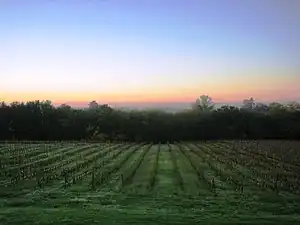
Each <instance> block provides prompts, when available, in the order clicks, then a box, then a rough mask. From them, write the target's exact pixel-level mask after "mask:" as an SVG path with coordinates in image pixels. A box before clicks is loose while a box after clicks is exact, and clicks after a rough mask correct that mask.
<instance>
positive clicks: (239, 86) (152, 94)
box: [0, 77, 300, 104]
mask: <svg viewBox="0 0 300 225" xmlns="http://www.w3.org/2000/svg"><path fill="white" fill-rule="evenodd" d="M0 94H1V99H0V101H5V102H13V101H34V100H50V101H51V102H53V103H54V104H62V103H66V102H72V103H74V104H77V103H87V102H90V101H93V100H96V101H97V102H99V103H154V102H155V103H159V102H161V103H162V102H194V101H195V99H196V98H197V97H199V96H200V95H202V94H207V95H209V96H211V97H212V98H213V100H214V101H215V102H242V100H243V99H245V98H249V97H254V99H257V100H261V101H277V100H280V99H282V100H285V99H291V98H295V96H299V97H300V90H299V88H298V86H297V85H296V82H295V81H293V80H290V81H286V80H284V79H283V77H277V79H276V78H272V85H270V81H269V79H263V78H261V79H260V80H258V79H257V78H256V79H253V80H251V81H244V82H243V81H242V79H236V81H235V83H230V84H228V83H225V82H224V83H223V82H216V81H213V80H211V81H207V82H203V84H202V85H193V86H192V87H172V86H170V88H168V87H166V88H164V89H163V88H162V87H159V88H156V89H155V88H152V89H148V90H147V89H144V90H143V91H142V90H141V89H137V90H135V91H131V92H128V91H126V92H122V91H119V92H112V93H108V92H100V91H99V92H96V91H78V92H71V91H65V92H62V91H60V92H50V91H48V92H41V91H31V92H29V91H27V92H24V91H9V90H6V91H5V92H2V93H0ZM297 100H298V99H297Z"/></svg>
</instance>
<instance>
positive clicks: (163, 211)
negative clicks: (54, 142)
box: [0, 143, 300, 225]
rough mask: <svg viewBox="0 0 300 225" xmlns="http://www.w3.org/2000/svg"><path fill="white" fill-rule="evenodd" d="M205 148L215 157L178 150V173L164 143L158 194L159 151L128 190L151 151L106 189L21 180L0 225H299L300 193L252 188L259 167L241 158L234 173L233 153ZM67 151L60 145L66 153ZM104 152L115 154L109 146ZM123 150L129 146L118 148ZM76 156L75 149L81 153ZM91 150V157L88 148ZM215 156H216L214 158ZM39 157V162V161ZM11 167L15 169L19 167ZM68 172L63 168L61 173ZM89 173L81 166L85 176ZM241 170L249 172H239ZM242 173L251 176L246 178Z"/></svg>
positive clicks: (4, 204)
mask: <svg viewBox="0 0 300 225" xmlns="http://www.w3.org/2000/svg"><path fill="white" fill-rule="evenodd" d="M65 145H66V146H67V145H68V144H65ZM112 145H115V144H112ZM200 145H201V144H200ZM203 145H205V146H206V147H207V146H208V147H211V146H212V148H211V149H210V152H206V151H204V150H201V148H198V147H197V146H196V145H194V144H192V143H190V144H182V145H180V144H174V145H171V149H172V152H173V154H174V156H175V158H176V162H177V168H175V166H174V162H172V160H171V153H170V151H169V147H168V145H161V146H160V151H159V157H158V159H159V161H158V167H157V172H156V173H155V174H156V176H155V182H154V186H153V188H150V187H149V184H150V183H151V182H150V180H151V172H152V169H153V168H154V165H155V160H156V153H157V151H158V148H159V147H158V145H152V146H151V148H150V150H149V151H148V152H147V153H146V155H145V156H144V158H143V161H142V162H141V164H140V166H139V168H138V169H137V171H136V173H134V176H133V177H132V180H131V181H130V182H129V183H128V184H123V183H122V181H121V179H120V176H121V174H122V173H125V172H126V171H130V169H131V167H132V166H134V165H137V164H136V163H137V161H135V160H138V159H140V158H141V157H140V156H141V155H142V153H143V152H144V151H145V148H144V147H141V148H140V149H139V150H137V151H136V152H134V154H133V155H132V156H131V157H130V158H129V159H128V160H127V161H126V162H125V163H124V164H122V166H121V167H120V168H119V170H116V171H115V172H114V173H112V174H110V175H109V177H108V178H107V181H106V182H105V183H103V184H99V185H97V186H96V188H94V189H93V188H92V187H91V185H90V182H91V177H92V175H91V174H88V175H86V176H85V177H84V178H83V179H82V180H80V181H78V182H76V183H75V184H71V185H70V186H69V187H67V188H64V187H63V185H62V184H63V182H64V179H63V178H58V179H57V180H54V181H53V182H51V183H47V184H45V185H43V186H42V187H41V188H39V187H38V186H37V184H36V181H35V178H28V180H26V181H24V180H20V181H18V182H17V183H14V184H10V185H6V186H4V185H1V186H0V224H1V225H16V224H22V225H23V224H28V225H34V224H41V225H50V224H51V225H60V224H64V225H65V224H67V225H68V224H70V225H79V224H80V225H81V224H82V225H87V224H89V225H93V224H97V225H99V224H105V225H106V224H120V225H122V224H124V225H125V224H138V225H139V224H140V225H144V224H160V225H164V224H169V225H176V224H211V225H217V224H220V225H221V224H228V225H230V224H278V225H279V224H280V225H282V224H284V225H285V224H293V225H296V224H300V195H299V194H298V193H297V192H293V191H286V190H279V191H278V192H277V191H274V190H271V189H270V188H266V187H261V186H259V185H257V184H255V183H253V182H252V178H253V177H254V176H255V175H253V173H252V171H253V170H254V169H255V168H252V167H250V166H249V167H246V166H245V165H243V163H244V161H242V159H240V161H239V163H240V164H239V165H237V166H236V167H234V168H236V171H235V170H233V169H232V167H231V166H230V165H231V161H230V160H231V157H230V156H229V155H228V158H227V156H226V155H224V154H223V155H222V154H221V153H222V152H221V153H220V149H215V150H214V148H215V147H214V143H206V144H203ZM66 146H60V148H65V147H66ZM99 146H100V147H103V146H104V148H108V147H107V146H105V145H103V144H99ZM180 146H181V147H182V148H181V150H180ZM220 146H221V148H224V149H226V151H231V150H229V149H230V148H229V147H228V145H227V143H220ZM120 148H122V146H120V147H118V149H120ZM132 149H133V148H132V147H130V148H127V149H126V148H125V147H124V149H123V150H122V151H125V152H124V153H121V154H119V155H118V156H117V157H116V158H115V159H113V160H109V159H110V154H108V155H106V156H104V157H103V158H100V159H96V161H95V162H92V163H93V164H91V165H88V167H87V168H88V169H90V168H92V167H93V165H94V166H95V165H96V164H99V163H100V162H101V161H105V162H106V163H105V164H104V165H103V167H101V168H100V169H99V171H98V172H101V171H102V170H103V171H107V170H108V169H111V168H113V166H114V165H116V164H117V162H119V161H120V160H122V158H124V156H126V153H127V152H128V151H132ZM192 149H193V150H194V151H196V152H194V151H192ZM74 150H76V148H75V147H74ZM102 150H103V149H102ZM102 150H101V151H102ZM14 151H17V150H14ZM68 151H69V150H68ZM85 151H86V152H88V151H89V149H86V150H85ZM99 151H100V150H99ZM112 151H117V150H116V149H115V150H112ZM182 151H185V152H186V153H187V154H188V155H189V156H191V157H192V158H191V160H192V161H193V162H194V163H195V164H197V165H196V166H197V169H199V170H200V171H199V172H200V173H201V174H202V175H203V177H198V176H197V174H196V172H195V169H194V168H193V167H192V166H191V163H190V162H189V159H188V158H187V157H186V156H185V155H184V154H183V152H182ZM63 152H64V151H62V153H63ZM0 153H1V149H0ZM128 153H129V152H128ZM210 153H211V154H212V155H208V154H210ZM41 154H42V153H41ZM250 155H251V154H250ZM213 156H216V157H219V156H222V159H224V160H223V161H224V163H222V162H220V161H217V159H216V158H213ZM33 157H35V158H34V159H39V158H38V157H36V156H33ZM72 157H73V158H74V160H75V159H76V160H77V159H78V160H84V157H83V159H82V157H77V155H74V156H72ZM249 157H250V156H249ZM249 159H250V158H249ZM43 160H44V158H43ZM205 160H210V161H209V162H210V163H211V164H212V166H209V164H208V163H207V161H205ZM247 160H248V159H247ZM3 162H5V160H4V161H3ZM57 163H59V162H53V165H54V164H55V165H57ZM266 163H267V162H266ZM216 165H217V167H216ZM10 166H11V167H16V165H10ZM47 166H48V165H47ZM74 166H76V161H73V162H70V163H69V164H68V165H64V167H66V168H70V167H74ZM271 166H272V165H271V164H265V167H271ZM64 167H63V168H64ZM63 168H58V169H57V170H59V171H60V170H62V169H63ZM87 168H82V170H85V169H87ZM217 168H219V169H220V171H218V170H217ZM238 168H242V170H241V171H237V170H238ZM258 168H259V167H258ZM2 169H3V168H2ZM292 172H294V174H295V176H300V174H297V172H298V171H292ZM282 173H283V172H282ZM228 174H232V175H233V176H235V177H237V178H238V179H244V184H245V190H244V191H243V192H241V191H237V190H235V189H234V185H232V184H231V183H230V182H229V181H227V180H226V179H224V176H225V175H226V176H228ZM243 174H245V177H242V175H243ZM70 176H72V174H70ZM178 176H181V177H182V181H183V188H180V187H179V186H178ZM257 176H258V175H257ZM0 178H1V184H4V183H7V182H8V181H9V178H8V177H7V176H5V175H4V174H3V173H1V175H0ZM212 178H213V179H214V180H215V182H216V187H215V192H212V191H211V190H210V187H209V182H210V180H211V179H212ZM266 179H267V178H266ZM295 182H296V181H295Z"/></svg>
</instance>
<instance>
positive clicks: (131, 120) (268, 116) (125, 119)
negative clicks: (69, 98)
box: [0, 96, 300, 142]
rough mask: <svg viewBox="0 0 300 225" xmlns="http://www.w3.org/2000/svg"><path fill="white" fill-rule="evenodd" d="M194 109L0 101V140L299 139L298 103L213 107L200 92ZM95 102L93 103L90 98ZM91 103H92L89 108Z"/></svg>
mask: <svg viewBox="0 0 300 225" xmlns="http://www.w3.org/2000/svg"><path fill="white" fill-rule="evenodd" d="M198 100H199V101H197V107H194V108H193V109H191V110H185V111H182V112H178V113H167V112H163V111H158V110H148V111H145V110H144V111H134V110H132V111H122V110H116V109H113V108H111V107H110V106H108V105H100V104H97V105H96V104H90V107H89V108H88V109H74V108H72V107H70V106H68V105H61V106H60V107H54V106H53V105H52V104H51V102H50V101H34V102H26V103H24V102H13V103H11V104H6V103H4V102H1V103H0V139H1V140H101V141H106V140H110V141H114V140H118V141H147V142H167V141H169V142H173V141H184V140H208V139H242V138H247V139H300V110H299V109H300V107H299V104H297V103H296V102H292V103H290V104H288V105H285V106H284V105H281V104H279V103H271V104H269V105H265V104H260V103H257V104H255V103H254V100H253V98H251V99H249V100H245V101H244V106H243V107H242V108H236V107H233V106H222V107H221V108H218V109H213V105H212V104H211V102H212V101H211V98H210V97H208V96H202V98H199V99H198ZM92 103H96V102H92ZM91 106H92V107H91Z"/></svg>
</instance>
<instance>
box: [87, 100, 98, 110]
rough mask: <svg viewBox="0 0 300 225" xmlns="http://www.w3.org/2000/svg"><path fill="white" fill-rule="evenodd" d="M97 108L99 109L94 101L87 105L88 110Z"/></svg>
mask: <svg viewBox="0 0 300 225" xmlns="http://www.w3.org/2000/svg"><path fill="white" fill-rule="evenodd" d="M98 107H99V105H98V103H97V102H96V101H91V102H90V103H89V109H97V108H98Z"/></svg>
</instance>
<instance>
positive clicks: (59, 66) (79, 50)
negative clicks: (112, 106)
mask: <svg viewBox="0 0 300 225" xmlns="http://www.w3.org/2000/svg"><path fill="white" fill-rule="evenodd" d="M299 12H300V1H299V0H284V1H283V0H243V1H240V0H224V1H217V0H203V1H202V0H45V1H44V0H36V1H33V0H26V1H24V0H19V1H17V0H0V62H1V63H0V79H1V80H0V101H6V102H12V101H31V100H37V99H39V100H47V99H49V100H51V101H52V102H54V103H55V104H60V103H71V104H73V105H87V103H88V102H90V101H92V100H96V101H98V102H99V103H128V104H132V103H136V104H145V103H161V102H194V101H195V99H196V98H197V97H198V96H200V95H202V94H207V95H209V96H211V97H212V98H213V100H214V101H215V102H228V103H229V102H242V100H243V99H245V98H249V97H254V98H255V99H257V100H258V101H289V100H300V86H299V83H300V43H299V40H300V13H299Z"/></svg>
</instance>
